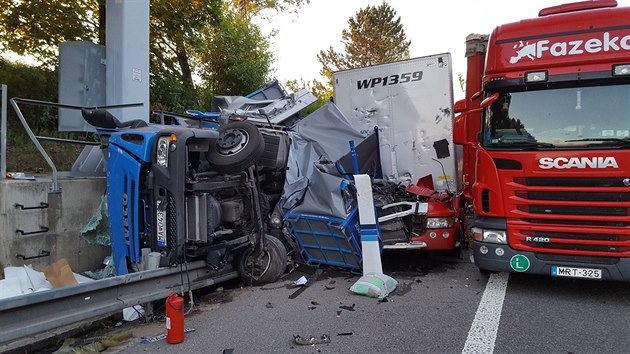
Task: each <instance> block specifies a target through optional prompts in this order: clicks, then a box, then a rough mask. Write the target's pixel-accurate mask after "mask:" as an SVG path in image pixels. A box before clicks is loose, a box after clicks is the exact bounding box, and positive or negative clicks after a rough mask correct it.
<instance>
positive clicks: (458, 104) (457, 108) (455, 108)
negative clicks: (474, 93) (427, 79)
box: [453, 99, 468, 113]
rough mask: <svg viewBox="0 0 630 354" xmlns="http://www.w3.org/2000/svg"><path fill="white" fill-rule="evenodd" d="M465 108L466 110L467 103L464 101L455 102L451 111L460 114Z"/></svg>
mask: <svg viewBox="0 0 630 354" xmlns="http://www.w3.org/2000/svg"><path fill="white" fill-rule="evenodd" d="M467 108H468V101H467V100H466V99H463V100H459V101H457V102H455V105H454V106H453V111H455V113H461V112H463V111H465V110H466V109H467Z"/></svg>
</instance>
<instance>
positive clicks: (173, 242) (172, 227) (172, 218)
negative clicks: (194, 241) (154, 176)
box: [166, 192, 177, 252]
mask: <svg viewBox="0 0 630 354" xmlns="http://www.w3.org/2000/svg"><path fill="white" fill-rule="evenodd" d="M166 218H167V221H166V225H167V227H166V236H167V237H168V249H169V252H171V251H174V250H175V249H176V248H177V206H176V205H175V198H174V197H173V194H172V193H170V192H169V193H168V206H167V208H166Z"/></svg>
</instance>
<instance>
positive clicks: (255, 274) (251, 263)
mask: <svg viewBox="0 0 630 354" xmlns="http://www.w3.org/2000/svg"><path fill="white" fill-rule="evenodd" d="M269 268H271V255H270V254H269V251H267V250H264V251H263V254H261V255H260V256H259V257H254V252H250V253H249V254H248V255H247V257H246V258H245V270H246V271H247V272H248V274H249V276H251V277H252V278H253V279H255V280H257V279H258V278H260V277H262V276H263V275H265V273H267V271H268V270H269Z"/></svg>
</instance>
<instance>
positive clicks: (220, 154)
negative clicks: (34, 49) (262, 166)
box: [207, 122, 265, 173]
mask: <svg viewBox="0 0 630 354" xmlns="http://www.w3.org/2000/svg"><path fill="white" fill-rule="evenodd" d="M264 152H265V140H264V139H263V136H262V134H261V133H260V131H259V130H258V128H256V126H255V125H253V124H251V123H247V122H232V123H230V124H226V125H223V126H221V127H219V138H218V139H217V140H214V141H212V142H211V143H210V149H209V150H208V154H207V158H208V162H210V164H212V166H213V167H214V169H215V170H216V171H218V172H221V173H236V172H241V171H244V170H247V169H248V168H249V167H250V166H252V165H253V164H255V163H256V162H258V161H259V160H260V158H261V157H262V155H263V153H264Z"/></svg>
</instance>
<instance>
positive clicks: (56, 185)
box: [2, 85, 143, 193]
mask: <svg viewBox="0 0 630 354" xmlns="http://www.w3.org/2000/svg"><path fill="white" fill-rule="evenodd" d="M5 88H6V86H5V85H3V87H2V89H3V90H2V95H3V96H2V97H3V102H5V101H4V100H5V98H6V90H5ZM10 102H11V106H12V107H13V110H14V111H15V113H16V114H17V116H18V119H20V122H21V123H22V126H23V127H24V130H26V133H27V134H28V136H29V137H30V138H31V141H32V142H33V144H34V145H35V147H36V148H37V150H38V151H39V153H40V154H41V155H42V157H43V158H44V160H46V163H47V164H48V166H49V167H50V169H51V170H52V180H53V181H52V183H51V184H50V186H49V188H48V192H49V193H58V192H60V191H61V188H60V186H59V173H58V171H57V166H55V163H54V162H53V161H52V159H51V158H50V156H48V153H46V150H44V147H43V146H42V145H41V144H40V143H39V139H42V138H44V139H48V140H50V139H55V138H46V137H39V136H35V134H33V131H32V130H31V127H30V126H29V125H28V123H27V122H26V119H25V118H24V114H23V113H22V111H21V110H20V107H19V106H18V103H25V104H30V105H33V106H44V107H55V108H68V109H77V110H80V109H98V108H126V107H137V106H142V105H143V104H142V103H129V104H118V105H107V106H98V107H96V106H95V107H83V106H76V105H70V104H63V103H54V102H47V101H38V100H31V99H26V98H19V97H14V98H12V99H10ZM3 107H4V104H3ZM3 109H4V108H3ZM3 123H4V127H3V130H2V134H3V135H4V134H6V132H5V131H6V117H5V116H3ZM63 140H67V139H58V140H56V141H63ZM2 142H3V144H6V136H4V137H3V139H2ZM65 142H72V143H76V142H77V141H76V140H72V141H65ZM86 145H92V143H91V142H90V143H87V144H86ZM4 151H5V149H3V150H2V152H3V153H4ZM4 157H5V158H6V156H4ZM5 158H3V159H2V162H3V165H2V166H3V168H4V174H5V175H6V162H5V161H6V159H5Z"/></svg>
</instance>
